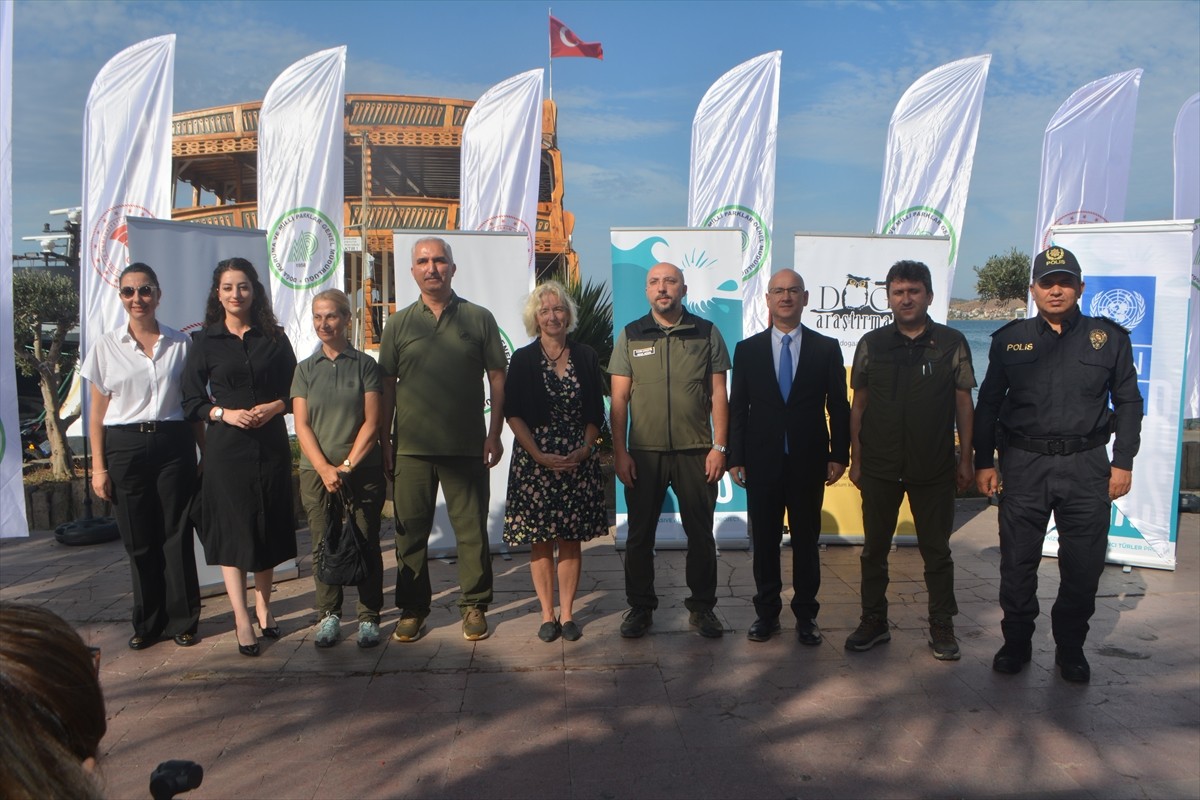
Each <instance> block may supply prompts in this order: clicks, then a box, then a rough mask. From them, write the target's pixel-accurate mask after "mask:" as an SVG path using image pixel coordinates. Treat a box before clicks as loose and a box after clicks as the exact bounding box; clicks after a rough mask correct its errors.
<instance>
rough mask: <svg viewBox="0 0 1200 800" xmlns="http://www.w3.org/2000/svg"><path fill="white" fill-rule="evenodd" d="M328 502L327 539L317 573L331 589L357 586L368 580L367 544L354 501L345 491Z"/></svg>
mask: <svg viewBox="0 0 1200 800" xmlns="http://www.w3.org/2000/svg"><path fill="white" fill-rule="evenodd" d="M325 502H326V507H325V526H326V527H325V538H324V539H323V540H322V541H321V549H320V550H318V551H317V558H316V563H315V564H314V566H313V572H314V574H315V575H316V576H317V580H319V581H320V582H321V583H324V584H326V585H328V586H357V585H358V584H360V583H362V582H364V581H365V580H366V579H367V554H366V547H367V545H366V537H365V536H363V532H362V531H361V530H359V527H358V522H357V521H356V520H355V519H354V500H353V498H352V497H351V496H350V492H349V490H348V489H346V488H343V489H342V490H341V491H339V492H338V493H337V494H329V495H328V497H327V499H326V501H325Z"/></svg>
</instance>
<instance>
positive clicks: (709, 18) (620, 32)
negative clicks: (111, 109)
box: [13, 0, 1200, 296]
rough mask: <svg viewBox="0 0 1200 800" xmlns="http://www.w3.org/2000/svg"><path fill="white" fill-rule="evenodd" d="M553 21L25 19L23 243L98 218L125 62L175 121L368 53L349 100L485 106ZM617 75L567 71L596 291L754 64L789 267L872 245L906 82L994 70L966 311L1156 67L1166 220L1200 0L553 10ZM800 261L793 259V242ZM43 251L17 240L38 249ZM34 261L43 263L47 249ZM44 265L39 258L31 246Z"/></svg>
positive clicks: (122, 6) (20, 112) (665, 200)
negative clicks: (99, 137)
mask: <svg viewBox="0 0 1200 800" xmlns="http://www.w3.org/2000/svg"><path fill="white" fill-rule="evenodd" d="M547 8H548V6H547V5H545V4H543V3H530V2H487V3H479V2H436V3H430V2H414V3H404V2H352V1H349V0H348V1H346V2H339V3H332V2H298V1H296V0H293V1H292V2H185V3H174V2H136V3H135V2H124V3H111V2H50V1H48V0H41V1H39V2H30V1H29V0H17V2H16V6H15V13H14V29H15V37H14V38H15V41H14V54H13V60H14V64H13V84H14V85H13V234H14V239H17V240H19V238H20V237H21V236H23V235H29V234H33V233H36V232H38V231H40V230H41V226H42V223H43V222H52V223H57V222H58V220H56V219H54V218H51V217H50V216H49V215H47V214H46V211H48V210H49V209H52V208H61V207H64V206H70V205H78V204H79V202H80V191H81V190H80V174H81V167H80V152H81V143H80V129H81V121H82V114H83V105H84V101H85V100H86V97H87V92H88V89H89V88H90V86H91V82H92V80H93V78H94V77H95V75H96V73H97V72H98V71H99V69H100V68H101V67H102V66H103V65H104V63H105V62H106V61H107V60H108V59H109V58H111V57H112V56H113V55H115V54H116V53H117V52H118V51H120V50H121V49H123V48H125V47H127V46H128V45H130V44H133V43H135V42H137V41H140V40H142V39H146V38H149V37H152V36H158V35H161V34H165V33H175V34H177V36H178V41H177V45H176V48H177V49H176V65H175V110H176V111H186V110H191V109H197V108H205V107H208V106H217V105H224V104H228V103H236V102H243V101H250V100H259V99H261V98H262V96H263V94H264V93H265V92H266V89H267V87H268V86H269V85H270V84H271V82H272V81H273V80H274V79H275V77H276V76H277V75H278V74H279V73H280V72H281V71H282V70H283V69H285V68H286V67H287V66H288V65H289V64H291V63H293V62H295V61H297V60H299V59H301V58H303V57H304V56H306V55H309V54H311V53H313V52H316V51H317V50H321V49H324V48H326V47H333V46H336V45H341V44H345V45H348V47H349V52H348V59H347V75H346V88H347V91H350V92H378V93H387V94H411V95H430V96H440V97H458V98H469V99H475V98H477V97H478V96H479V95H480V94H482V93H483V92H484V91H485V90H486V89H487V88H488V87H490V86H491V85H493V84H495V83H498V82H499V81H501V80H503V79H505V78H507V77H509V76H511V75H514V74H516V73H518V72H522V71H525V70H528V69H534V68H537V67H545V66H547V61H548V59H547V46H548V34H547ZM553 10H554V15H555V16H556V17H558V18H559V19H561V20H562V21H563V22H564V23H566V24H567V25H568V26H569V27H571V28H572V29H573V30H574V31H575V33H577V34H578V35H579V36H580V37H581V38H582V39H584V40H585V41H599V42H602V43H603V45H604V52H605V60H604V61H603V62H600V61H595V60H592V59H556V60H555V62H554V70H553V84H554V99H555V100H556V101H558V103H559V140H560V146H561V148H562V150H563V153H564V162H565V187H566V197H565V205H566V207H567V208H568V209H569V210H570V211H572V212H574V213H575V215H576V219H577V223H576V230H575V247H576V249H577V250H578V251H579V252H580V260H581V264H582V265H583V269H584V273H585V275H587V276H591V277H597V278H605V277H607V275H608V267H609V239H608V230H609V228H610V227H621V226H677V225H683V224H684V222H685V219H686V214H687V184H688V158H689V148H690V141H691V120H692V116H693V114H694V113H695V110H696V105H697V104H698V103H699V102H700V99H701V97H702V96H703V95H704V92H705V91H706V90H707V89H708V87H709V86H710V85H711V84H712V82H713V81H715V80H716V79H717V78H718V77H719V76H720V75H721V74H722V73H724V72H725V71H727V70H728V69H730V68H732V67H733V66H735V65H736V64H738V63H740V62H742V61H744V60H746V59H748V58H751V57H753V56H756V55H758V54H760V53H763V52H766V51H769V50H782V51H783V61H782V63H783V69H782V81H781V88H780V128H779V153H778V163H777V173H776V197H775V225H774V235H775V238H776V241H778V242H780V246H779V247H778V248H777V250H776V251H775V253H776V254H775V260H774V263H775V266H776V268H778V267H782V266H791V259H792V254H791V247H790V239H791V234H792V233H794V232H797V231H823V232H846V233H855V232H860V233H869V232H870V231H871V229H872V228H873V226H874V223H875V217H876V211H877V207H878V202H879V184H880V178H881V171H882V167H883V150H884V143H885V138H886V134H887V124H888V119H889V117H890V116H891V113H892V110H893V108H894V107H895V104H896V102H897V101H898V100H899V98H900V96H901V95H902V94H903V92H904V90H905V89H906V88H908V86H909V85H910V84H911V83H912V82H913V81H914V80H916V79H917V78H918V77H920V76H921V75H922V74H924V73H925V72H928V71H929V70H931V69H933V68H935V67H937V66H939V65H941V64H944V63H947V62H949V61H953V60H956V59H959V58H965V57H967V56H972V55H978V54H981V53H991V54H992V65H991V71H990V74H989V79H988V86H987V92H986V95H985V98H984V105H983V120H982V125H981V129H980V134H979V141H978V147H977V150H976V157H975V170H974V176H973V178H972V182H971V194H970V199H969V202H968V205H967V212H966V219H965V221H964V225H963V231H962V246H961V254H960V257H959V261H958V277H957V280H956V285H955V287H954V288H955V291H954V292H953V294H954V295H955V296H971V295H973V294H974V273H973V272H972V271H971V267H972V266H978V265H982V264H983V262H984V261H985V260H986V259H987V257H988V256H989V255H991V254H994V253H1001V252H1007V250H1008V248H1009V247H1012V246H1016V247H1018V248H1020V249H1022V250H1025V251H1027V252H1028V251H1029V249H1030V248H1031V245H1032V239H1033V224H1034V214H1035V211H1036V206H1037V182H1038V172H1039V167H1040V159H1041V143H1042V133H1043V131H1044V129H1045V125H1046V122H1047V121H1048V120H1049V119H1050V117H1051V115H1053V113H1054V111H1055V110H1056V109H1057V108H1058V106H1059V105H1060V104H1061V103H1062V102H1063V101H1064V100H1066V98H1067V97H1068V96H1069V95H1070V94H1071V92H1073V91H1074V90H1075V89H1076V88H1078V87H1080V86H1082V85H1083V84H1085V83H1088V82H1090V81H1092V80H1095V79H1097V78H1101V77H1104V76H1106V75H1110V74H1112V73H1115V72H1121V71H1124V70H1127V69H1133V68H1135V67H1141V68H1143V69H1144V70H1145V74H1144V75H1143V77H1142V84H1141V92H1140V97H1139V101H1138V115H1137V126H1136V129H1135V132H1134V153H1133V162H1132V168H1131V177H1130V184H1129V195H1128V201H1127V204H1126V217H1127V219H1165V218H1169V217H1170V216H1171V205H1172V191H1173V183H1172V182H1173V178H1172V133H1173V129H1174V124H1175V116H1176V114H1177V113H1178V111H1179V108H1180V106H1181V105H1182V104H1183V102H1184V101H1185V100H1186V99H1187V98H1188V97H1190V96H1191V95H1192V94H1194V93H1196V92H1197V91H1200V3H1198V2H1196V1H1195V0H1188V1H1186V2H1085V1H1083V0H1079V1H1078V2H1032V1H1030V2H1017V3H989V2H963V3H958V2H915V1H914V2H863V3H855V2H845V3H825V2H767V3H756V2H741V3H736V2H720V3H714V2H661V1H660V2H649V1H647V0H642V2H586V1H581V2H556V3H554V4H553ZM784 241H787V242H789V244H788V245H787V246H783V242H784ZM24 244H26V243H24V242H20V241H16V242H14V246H15V248H16V249H18V250H20V249H21V246H22V245H24ZM29 244H30V245H33V244H34V243H29ZM30 249H36V248H35V247H33V246H31V247H30Z"/></svg>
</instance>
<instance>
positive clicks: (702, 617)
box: [688, 609, 725, 639]
mask: <svg viewBox="0 0 1200 800" xmlns="http://www.w3.org/2000/svg"><path fill="white" fill-rule="evenodd" d="M688 625H691V626H692V627H693V628H695V629H696V630H698V631H699V632H700V635H701V636H703V637H704V638H705V639H720V638H721V637H722V636H724V635H725V626H724V625H722V624H721V620H719V619H717V615H716V614H714V613H713V612H712V609H708V610H706V611H693V612H692V613H690V614H688Z"/></svg>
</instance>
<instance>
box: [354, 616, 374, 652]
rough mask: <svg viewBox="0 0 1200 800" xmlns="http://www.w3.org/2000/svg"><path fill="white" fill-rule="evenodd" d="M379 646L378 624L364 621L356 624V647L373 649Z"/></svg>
mask: <svg viewBox="0 0 1200 800" xmlns="http://www.w3.org/2000/svg"><path fill="white" fill-rule="evenodd" d="M377 644H379V623H378V622H372V621H371V620H365V621H363V622H360V623H358V646H359V647H374V646H376V645H377Z"/></svg>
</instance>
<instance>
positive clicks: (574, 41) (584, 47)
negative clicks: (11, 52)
mask: <svg viewBox="0 0 1200 800" xmlns="http://www.w3.org/2000/svg"><path fill="white" fill-rule="evenodd" d="M550 57H551V58H598V59H600V60H601V61H603V60H604V48H603V47H601V46H600V43H599V42H585V41H583V40H581V39H580V38H579V37H578V36H576V35H575V32H574V31H572V30H571V29H570V28H568V27H567V26H566V25H563V24H562V22H561V21H560V20H557V19H555V18H554V17H550Z"/></svg>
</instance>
